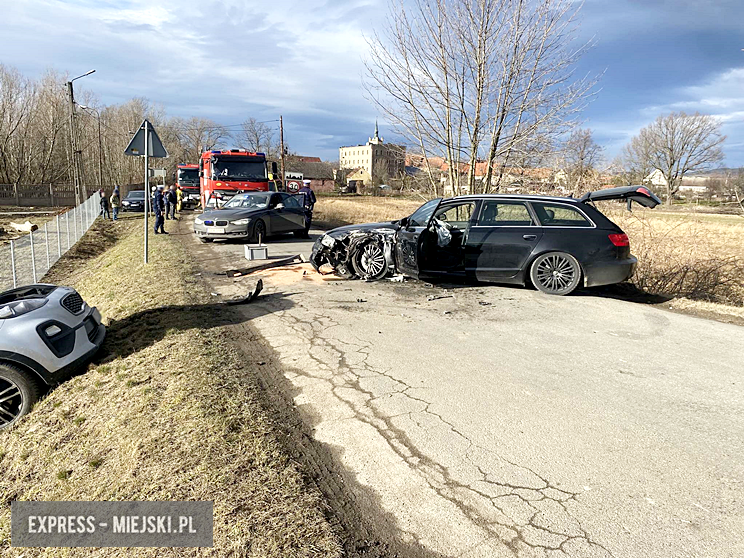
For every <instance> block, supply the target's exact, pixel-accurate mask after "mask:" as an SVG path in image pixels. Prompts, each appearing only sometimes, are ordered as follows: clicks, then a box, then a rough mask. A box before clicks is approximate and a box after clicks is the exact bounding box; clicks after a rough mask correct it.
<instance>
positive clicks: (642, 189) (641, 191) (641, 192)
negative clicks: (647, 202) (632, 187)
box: [636, 187, 651, 198]
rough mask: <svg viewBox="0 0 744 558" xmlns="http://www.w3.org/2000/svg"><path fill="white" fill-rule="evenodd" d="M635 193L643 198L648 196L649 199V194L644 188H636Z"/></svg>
mask: <svg viewBox="0 0 744 558" xmlns="http://www.w3.org/2000/svg"><path fill="white" fill-rule="evenodd" d="M636 192H638V193H639V194H643V195H644V196H648V197H649V198H650V197H651V192H649V191H648V190H647V189H646V188H643V187H641V188H638V189H637V190H636Z"/></svg>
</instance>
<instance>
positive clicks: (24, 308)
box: [0, 298, 47, 320]
mask: <svg viewBox="0 0 744 558" xmlns="http://www.w3.org/2000/svg"><path fill="white" fill-rule="evenodd" d="M46 303H47V299H46V298H31V299H29V300H19V301H16V302H9V303H8V304H3V305H2V306H0V320H5V319H9V318H17V317H18V316H22V315H23V314H28V313H29V312H31V311H32V310H38V309H39V308H41V307H42V306H44V305H45V304H46Z"/></svg>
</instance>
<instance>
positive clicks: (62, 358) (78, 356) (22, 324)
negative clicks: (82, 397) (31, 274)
mask: <svg viewBox="0 0 744 558" xmlns="http://www.w3.org/2000/svg"><path fill="white" fill-rule="evenodd" d="M105 336H106V327H105V326H104V325H103V324H102V323H101V314H100V313H99V312H98V310H97V309H96V308H91V307H89V306H88V305H87V304H86V303H85V301H84V300H83V299H82V297H81V296H80V295H79V294H78V292H77V291H75V290H74V289H71V288H69V287H58V286H56V285H28V286H25V287H19V288H17V289H13V290H10V291H5V292H3V293H0V429H3V428H7V427H8V426H10V425H11V424H13V423H15V422H16V421H17V420H18V419H19V418H20V417H22V416H23V415H25V414H26V413H28V412H29V410H30V409H31V406H32V405H33V404H34V403H35V402H36V400H37V399H38V397H39V394H40V393H41V391H42V388H43V387H44V386H52V385H54V384H57V383H59V382H61V381H62V380H64V379H65V378H67V377H69V376H70V374H71V373H72V372H74V371H75V370H76V369H78V368H80V367H82V366H83V365H85V364H87V363H88V362H89V361H90V359H91V358H92V357H93V355H94V354H95V353H96V351H97V350H98V349H99V348H100V346H101V345H102V344H103V339H104V337H105Z"/></svg>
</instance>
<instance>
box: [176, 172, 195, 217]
mask: <svg viewBox="0 0 744 558" xmlns="http://www.w3.org/2000/svg"><path fill="white" fill-rule="evenodd" d="M175 182H176V187H178V188H180V189H181V191H182V192H183V201H182V205H183V207H184V208H187V209H192V208H194V207H196V206H197V205H199V202H200V198H201V189H200V188H199V165H187V164H179V165H176V176H175Z"/></svg>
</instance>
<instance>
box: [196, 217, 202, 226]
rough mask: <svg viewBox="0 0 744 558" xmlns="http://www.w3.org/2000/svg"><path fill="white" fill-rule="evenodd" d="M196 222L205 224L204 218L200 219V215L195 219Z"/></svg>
mask: <svg viewBox="0 0 744 558" xmlns="http://www.w3.org/2000/svg"><path fill="white" fill-rule="evenodd" d="M194 224H195V225H203V224H204V220H203V219H199V217H197V218H196V219H194Z"/></svg>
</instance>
